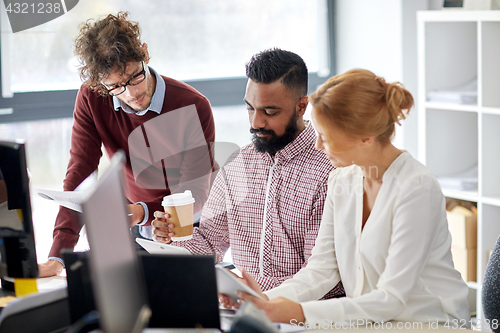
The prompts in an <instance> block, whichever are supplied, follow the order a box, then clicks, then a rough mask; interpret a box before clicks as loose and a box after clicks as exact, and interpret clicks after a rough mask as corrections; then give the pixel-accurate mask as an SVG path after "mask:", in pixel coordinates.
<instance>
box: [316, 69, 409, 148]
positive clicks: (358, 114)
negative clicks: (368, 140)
mask: <svg viewBox="0 0 500 333" xmlns="http://www.w3.org/2000/svg"><path fill="white" fill-rule="evenodd" d="M309 101H310V102H311V104H312V105H313V107H314V109H315V111H317V112H318V113H319V114H321V115H323V116H324V119H326V120H328V121H331V122H332V123H333V124H335V126H337V127H338V128H339V129H341V130H342V131H344V132H345V133H346V134H347V135H350V136H353V137H358V136H365V135H366V136H374V137H376V139H377V140H378V141H379V142H381V143H389V142H390V140H391V138H392V136H393V135H394V131H395V126H394V124H395V123H398V124H399V125H401V123H400V120H402V119H404V118H405V117H406V115H407V113H408V111H409V110H410V108H411V107H412V106H413V97H412V96H411V94H410V92H409V91H408V90H406V89H405V88H404V87H403V86H402V85H401V83H399V82H395V83H387V82H386V81H385V79H384V78H382V77H379V76H376V75H375V74H373V73H372V72H370V71H368V70H364V69H353V70H350V71H347V72H345V73H344V74H340V75H336V76H334V77H331V78H330V79H328V81H326V82H325V83H324V84H323V85H322V86H321V87H319V88H318V90H316V91H315V92H314V93H313V94H311V96H309Z"/></svg>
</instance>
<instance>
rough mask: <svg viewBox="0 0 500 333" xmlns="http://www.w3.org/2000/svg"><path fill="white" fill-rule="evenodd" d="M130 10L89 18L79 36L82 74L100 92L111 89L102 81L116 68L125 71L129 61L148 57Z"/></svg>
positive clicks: (78, 48) (76, 48) (77, 46)
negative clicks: (130, 18) (131, 18)
mask: <svg viewBox="0 0 500 333" xmlns="http://www.w3.org/2000/svg"><path fill="white" fill-rule="evenodd" d="M128 15H129V14H128V13H127V12H119V13H118V14H116V15H113V14H109V15H108V16H106V17H105V18H104V19H101V20H99V21H95V20H93V19H89V20H87V21H86V22H85V23H83V24H82V26H81V28H80V34H79V35H78V37H77V38H76V40H75V55H76V56H78V58H79V60H80V64H81V66H80V67H79V70H80V77H81V78H82V80H84V82H85V84H86V85H87V86H89V87H90V88H91V89H92V90H94V91H97V92H98V93H99V94H100V95H102V96H106V95H107V94H108V91H107V89H106V88H105V87H104V86H103V85H102V84H101V80H102V79H104V78H106V77H107V76H108V75H109V74H111V72H112V71H113V70H116V69H117V68H118V70H119V71H121V73H124V72H125V68H126V65H127V63H129V62H140V61H147V60H149V59H147V57H148V55H147V52H146V50H145V49H144V48H143V47H142V43H141V40H140V37H141V31H140V28H139V23H137V22H131V21H128V20H127V16H128Z"/></svg>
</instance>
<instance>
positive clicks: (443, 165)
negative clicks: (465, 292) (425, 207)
mask: <svg viewBox="0 0 500 333" xmlns="http://www.w3.org/2000/svg"><path fill="white" fill-rule="evenodd" d="M417 22H418V27H417V31H418V66H419V68H418V73H419V74H418V75H419V78H418V80H419V86H418V90H419V100H418V113H419V159H420V160H421V162H423V163H424V164H426V165H427V166H428V167H429V168H430V169H431V170H432V172H433V173H434V174H435V175H436V177H453V176H454V175H456V174H460V173H461V172H464V171H466V170H468V169H471V168H473V167H474V166H476V165H477V170H478V171H477V178H478V186H477V189H475V190H472V191H462V190H456V189H455V190H451V189H446V188H443V192H444V194H445V195H446V196H448V197H452V198H457V199H462V200H468V201H473V202H476V203H477V208H478V224H477V225H478V232H477V237H478V239H477V282H470V283H469V288H471V289H472V291H476V293H475V294H476V313H477V325H478V328H481V329H482V330H487V328H486V327H485V322H484V319H483V312H482V308H481V282H482V280H483V276H484V271H485V268H486V264H487V260H488V254H489V251H490V250H491V249H492V248H493V246H494V244H495V241H496V239H497V237H498V236H499V235H500V11H462V10H455V11H422V12H418V14H417ZM474 79H477V102H476V103H474V104H454V103H440V102H430V101H427V95H428V92H430V91H433V90H448V89H449V88H453V87H457V86H461V85H463V84H465V83H467V82H470V81H471V80H474Z"/></svg>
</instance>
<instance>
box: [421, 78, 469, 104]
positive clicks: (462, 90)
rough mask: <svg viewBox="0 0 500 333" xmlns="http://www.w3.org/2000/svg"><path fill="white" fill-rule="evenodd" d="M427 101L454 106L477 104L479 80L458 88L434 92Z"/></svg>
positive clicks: (429, 93) (430, 93)
mask: <svg viewBox="0 0 500 333" xmlns="http://www.w3.org/2000/svg"><path fill="white" fill-rule="evenodd" d="M427 101H429V102H439V103H453V104H477V78H476V79H473V80H472V81H469V82H467V83H466V84H463V85H461V86H458V87H453V88H449V89H439V90H432V91H429V92H428V93H427Z"/></svg>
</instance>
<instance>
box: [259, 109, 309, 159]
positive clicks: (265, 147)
mask: <svg viewBox="0 0 500 333" xmlns="http://www.w3.org/2000/svg"><path fill="white" fill-rule="evenodd" d="M297 120H298V117H297V112H295V113H294V114H293V115H292V118H291V119H290V121H289V122H288V125H287V126H286V129H285V133H284V134H283V135H281V136H277V135H276V133H275V132H274V131H273V130H265V129H262V128H258V129H254V128H250V133H253V137H252V142H253V144H254V147H255V150H257V151H258V152H259V153H269V154H274V153H276V152H277V151H279V150H281V149H283V148H285V147H286V145H288V144H289V143H290V142H292V141H293V140H294V139H295V137H296V136H297V132H298V131H299V128H298V126H297ZM256 133H262V134H269V135H270V138H269V140H266V139H265V138H261V137H258V136H257V135H256Z"/></svg>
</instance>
